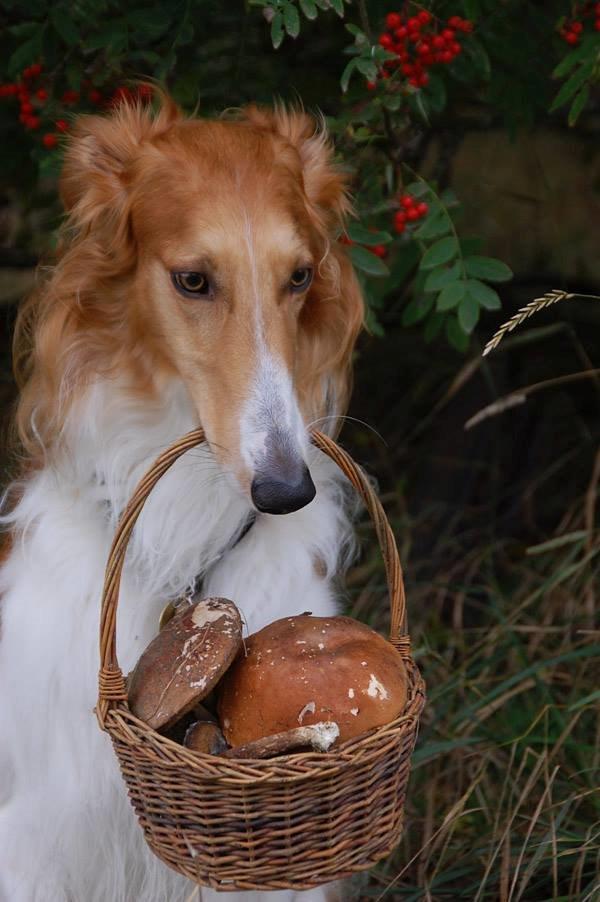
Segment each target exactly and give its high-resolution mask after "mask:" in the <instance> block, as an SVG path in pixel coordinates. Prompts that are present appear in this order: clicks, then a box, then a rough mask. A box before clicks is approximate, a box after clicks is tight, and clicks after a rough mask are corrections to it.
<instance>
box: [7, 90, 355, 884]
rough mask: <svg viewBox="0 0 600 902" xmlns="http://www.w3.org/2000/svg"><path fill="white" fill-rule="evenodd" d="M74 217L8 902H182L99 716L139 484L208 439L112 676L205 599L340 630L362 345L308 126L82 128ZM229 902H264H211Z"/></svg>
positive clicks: (27, 588) (16, 607)
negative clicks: (122, 554)
mask: <svg viewBox="0 0 600 902" xmlns="http://www.w3.org/2000/svg"><path fill="white" fill-rule="evenodd" d="M60 192H61V198H62V201H63V203H64V206H65V210H66V220H65V224H64V227H63V230H62V233H61V240H60V246H59V250H58V255H57V262H56V264H55V265H54V266H53V267H52V268H48V269H47V270H43V271H41V272H40V276H39V284H38V286H37V288H36V290H35V292H34V294H33V296H32V297H31V298H29V299H28V300H27V301H26V302H25V303H24V306H23V308H22V310H21V311H20V315H19V318H18V322H17V327H16V336H15V369H16V373H17V377H18V381H19V384H20V400H19V402H18V407H17V411H16V428H17V430H18V437H19V447H20V449H21V476H20V478H18V479H16V480H15V481H14V483H13V484H12V485H11V487H10V489H9V492H8V499H9V501H8V502H7V505H6V506H5V511H6V512H5V514H4V524H5V528H6V529H7V531H9V533H10V537H11V548H10V551H9V553H8V555H7V558H6V560H5V561H4V563H3V565H2V569H1V571H0V592H1V599H2V600H1V640H0V686H1V693H0V744H1V752H0V754H1V758H0V775H1V777H0V779H1V786H0V881H1V885H2V891H3V893H4V899H5V900H6V902H180V900H181V902H183V900H185V899H189V898H190V897H192V898H198V896H197V895H196V896H193V895H192V894H193V892H194V890H195V887H194V885H193V884H192V883H190V882H189V881H187V880H186V879H185V878H183V877H182V876H180V875H178V874H176V873H175V872H174V871H172V870H171V869H169V868H168V867H167V866H166V865H164V864H163V863H162V862H161V861H159V860H158V859H157V858H156V857H155V856H154V855H153V854H152V853H151V852H150V851H149V849H148V848H147V846H146V844H145V842H144V839H143V835H142V832H141V830H140V828H139V826H138V825H137V822H136V819H135V815H134V812H133V810H132V808H131V806H130V803H129V801H128V799H127V795H126V791H125V786H124V783H123V781H122V779H121V777H120V774H119V770H118V764H117V761H116V758H115V756H114V753H113V750H112V747H111V743H110V740H109V738H108V737H107V735H106V734H103V733H102V732H101V731H100V730H99V729H98V724H97V721H96V718H95V715H94V711H93V709H94V705H95V702H96V697H97V673H98V660H99V659H98V624H99V603H100V595H101V589H102V583H103V576H104V567H105V564H106V559H107V555H108V550H109V547H110V542H111V537H112V535H113V533H114V530H115V527H116V524H117V522H118V518H119V514H120V513H121V512H122V510H123V508H124V506H125V504H126V502H127V500H128V498H129V497H130V496H131V494H132V492H133V490H134V488H135V486H136V484H137V482H138V480H139V479H140V478H141V476H142V475H143V474H144V472H145V471H146V470H147V468H148V467H149V466H150V465H151V463H152V462H153V461H154V459H155V458H156V457H157V456H158V454H159V453H161V452H162V451H163V450H164V449H165V448H166V447H167V446H168V445H169V444H171V443H172V442H173V441H174V440H176V439H177V438H179V437H180V436H181V435H183V434H184V433H186V432H187V431H189V430H190V429H192V428H195V427H197V426H198V425H201V426H202V427H203V429H204V430H205V433H206V437H207V443H206V444H205V445H203V446H201V447H200V448H199V449H197V450H195V451H191V452H189V453H188V454H186V455H184V457H182V458H181V459H180V460H179V461H178V462H177V464H176V465H175V466H174V467H173V468H172V469H171V470H170V471H169V472H168V473H167V474H166V475H165V476H164V477H163V478H162V479H161V481H160V482H159V484H158V486H157V487H156V489H155V490H154V491H153V492H152V494H151V496H150V498H149V500H148V502H147V504H146V506H145V508H144V511H143V513H142V515H141V517H140V520H139V523H138V525H137V527H136V530H135V533H134V536H133V538H132V541H131V544H130V548H129V550H128V555H127V563H126V568H125V573H124V577H123V582H122V587H121V597H120V605H119V618H118V652H119V660H120V664H121V666H122V668H123V671H124V672H125V673H127V672H128V671H129V670H131V669H132V668H133V666H134V665H135V663H136V661H137V659H138V657H139V655H140V653H141V652H142V650H143V649H144V648H145V647H146V645H147V644H148V643H149V641H150V640H151V639H152V638H153V637H154V636H155V635H156V633H157V631H158V622H159V617H160V613H161V610H162V608H163V607H164V605H165V602H166V601H167V600H169V599H175V598H177V597H179V596H181V595H182V594H183V593H185V592H187V591H189V590H190V588H191V587H192V586H193V585H195V584H196V583H197V580H198V579H199V577H201V578H202V581H203V588H204V593H205V594H206V595H210V594H212V595H222V596H226V597H228V598H231V599H233V600H234V601H235V602H236V603H237V604H238V606H239V607H240V609H241V611H242V613H243V616H244V619H245V622H246V625H247V628H248V630H249V631H250V632H253V631H254V630H256V629H258V628H260V627H262V626H264V625H265V624H266V623H268V622H271V621H273V620H275V619H277V618H279V617H283V616H288V615H292V614H297V613H300V612H302V611H305V610H307V609H310V610H311V611H312V612H313V613H314V614H317V615H332V614H334V613H335V612H336V611H337V602H336V592H335V578H336V574H338V573H339V572H340V569H341V568H343V566H344V562H345V561H347V560H348V555H349V553H350V550H351V548H352V515H351V511H350V506H351V504H352V502H351V501H349V496H348V491H347V484H346V483H345V481H344V480H343V479H342V478H341V476H340V474H339V473H338V472H337V470H336V467H335V466H334V465H333V464H332V463H331V462H330V461H329V460H328V459H327V458H326V457H325V456H324V455H323V454H321V453H320V452H318V451H316V449H315V448H314V447H313V446H311V444H310V440H309V432H308V429H309V427H310V425H312V424H318V425H319V428H321V429H323V430H324V431H329V432H334V431H335V430H336V428H337V426H338V424H339V418H340V416H341V415H343V413H344V410H345V407H346V403H347V400H348V395H349V391H350V379H351V356H352V349H353V347H354V344H355V340H356V338H357V336H358V334H359V331H360V329H361V327H362V323H363V299H362V296H361V289H360V286H359V283H358V281H357V278H356V275H355V273H354V271H353V268H352V265H351V263H350V261H349V259H348V257H347V255H346V252H345V249H344V247H343V246H342V245H341V243H340V242H338V241H337V238H338V236H339V233H340V230H341V228H342V225H343V222H344V219H345V217H346V216H347V215H348V214H349V212H350V202H349V199H348V193H347V184H346V177H345V175H344V173H343V172H341V171H340V170H339V168H338V167H337V166H336V165H335V163H334V159H333V152H332V148H331V145H330V142H329V140H328V138H327V136H326V133H325V131H324V129H323V127H322V124H319V122H318V121H315V119H313V118H312V117H310V116H309V115H307V114H306V113H304V112H303V111H301V110H290V109H286V108H284V107H283V106H280V107H275V108H274V109H268V110H267V109H261V108H258V107H256V106H249V107H247V108H245V109H243V110H242V111H239V112H238V113H237V114H231V115H230V116H229V117H228V118H225V117H223V118H221V119H215V120H201V119H197V118H186V117H185V116H184V115H183V114H182V112H181V111H180V110H179V109H178V108H177V106H176V105H175V103H174V102H173V101H172V100H171V99H170V98H169V97H168V96H166V95H161V98H160V100H159V102H158V104H156V105H154V106H152V107H151V106H148V105H146V106H144V105H143V104H142V103H140V102H130V103H122V104H120V105H119V106H118V107H117V108H115V109H113V110H112V111H110V112H108V113H107V114H106V115H100V116H82V117H80V118H79V119H78V120H77V121H76V122H75V123H74V126H73V128H72V133H71V135H70V137H69V139H68V143H67V146H66V149H65V159H64V168H63V172H62V176H61V181H60ZM281 515H285V516H281ZM252 521H253V522H252ZM266 897H267V898H269V899H273V900H274V902H275V900H286V902H288V900H292V899H299V900H300V899H310V900H314V902H318V900H324V899H326V898H328V889H327V888H323V889H321V888H319V889H317V890H313V891H307V892H305V893H294V892H292V891H289V892H287V891H285V892H284V891H281V892H276V893H268V894H267V895H266ZM215 898H219V899H243V900H250V899H257V898H263V896H262V895H261V894H255V893H241V894H236V893H232V894H229V893H226V894H220V893H218V894H216V893H214V892H213V891H211V890H204V889H203V890H202V899H204V900H213V899H215Z"/></svg>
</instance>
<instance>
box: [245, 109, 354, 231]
mask: <svg viewBox="0 0 600 902" xmlns="http://www.w3.org/2000/svg"><path fill="white" fill-rule="evenodd" d="M244 117H245V118H246V119H247V120H248V121H249V122H250V123H251V124H253V125H256V126H258V127H259V128H262V129H264V130H266V131H269V132H271V133H272V134H273V135H275V136H277V137H279V138H283V140H284V141H285V142H286V143H287V144H289V145H291V147H293V148H294V149H295V151H296V152H297V154H298V156H299V158H300V165H301V172H302V180H303V183H304V193H305V195H306V199H307V200H308V202H309V205H310V207H311V212H312V214H313V216H318V217H319V219H321V220H322V225H323V226H324V227H325V228H328V229H329V228H332V227H334V226H339V225H340V223H341V222H342V221H343V219H344V217H345V216H346V215H347V214H349V213H350V212H351V208H352V205H351V203H350V199H349V197H348V190H347V175H346V173H344V172H343V171H342V170H341V169H340V168H339V167H338V166H337V165H336V164H335V163H334V160H333V146H332V144H331V142H330V140H329V138H328V136H327V130H326V129H325V125H324V123H323V122H317V121H316V120H315V119H314V118H313V117H312V116H309V115H308V113H305V112H303V111H302V110H288V109H286V108H285V107H283V106H278V107H275V109H273V110H265V109H262V108H258V107H255V106H249V107H246V108H245V110H244Z"/></svg>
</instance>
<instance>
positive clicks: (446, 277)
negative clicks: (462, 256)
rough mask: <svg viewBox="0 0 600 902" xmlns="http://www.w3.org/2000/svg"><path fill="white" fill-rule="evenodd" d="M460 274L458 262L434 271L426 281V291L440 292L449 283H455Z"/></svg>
mask: <svg viewBox="0 0 600 902" xmlns="http://www.w3.org/2000/svg"><path fill="white" fill-rule="evenodd" d="M459 273H460V263H459V262H458V260H457V261H456V263H453V264H452V266H440V267H438V268H437V269H433V270H432V271H431V272H430V273H429V275H428V276H427V278H426V280H425V291H440V290H441V289H442V288H444V286H445V285H447V284H448V283H449V282H455V281H456V279H457V278H458V275H459Z"/></svg>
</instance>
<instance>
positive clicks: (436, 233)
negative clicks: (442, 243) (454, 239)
mask: <svg viewBox="0 0 600 902" xmlns="http://www.w3.org/2000/svg"><path fill="white" fill-rule="evenodd" d="M450 231H452V222H451V221H450V217H449V216H448V214H447V213H446V211H445V210H438V211H437V212H436V211H435V210H433V211H430V212H429V214H428V215H427V217H426V218H425V222H424V223H423V225H421V226H419V228H418V229H416V231H415V237H416V238H425V239H431V238H441V236H442V235H447V234H448V232H450Z"/></svg>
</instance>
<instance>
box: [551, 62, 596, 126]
mask: <svg viewBox="0 0 600 902" xmlns="http://www.w3.org/2000/svg"><path fill="white" fill-rule="evenodd" d="M594 63H595V61H594V60H589V61H588V62H585V63H583V64H582V65H581V66H580V67H579V69H576V70H575V72H573V74H572V75H571V77H570V78H569V79H568V80H567V81H566V82H565V83H564V85H563V86H562V88H561V89H560V91H559V92H558V94H557V95H556V97H555V98H554V100H553V101H552V104H551V106H550V112H551V113H553V112H554V110H557V109H558V108H559V107H561V106H562V105H563V104H564V103H567V101H568V100H570V99H571V97H573V96H574V95H575V94H576V93H577V91H578V90H579V89H580V88H581V87H582V85H583V84H584V83H585V82H586V81H587V80H588V79H589V78H590V76H591V74H592V72H593V69H594Z"/></svg>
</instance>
